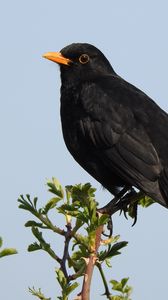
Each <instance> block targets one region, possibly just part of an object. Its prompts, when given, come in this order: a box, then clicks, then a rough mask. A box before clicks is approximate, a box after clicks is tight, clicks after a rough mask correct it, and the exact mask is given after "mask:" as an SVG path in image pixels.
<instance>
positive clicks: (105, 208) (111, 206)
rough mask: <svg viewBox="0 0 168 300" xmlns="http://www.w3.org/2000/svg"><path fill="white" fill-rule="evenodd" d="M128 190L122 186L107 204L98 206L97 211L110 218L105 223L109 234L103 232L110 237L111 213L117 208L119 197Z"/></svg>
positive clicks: (111, 227)
mask: <svg viewBox="0 0 168 300" xmlns="http://www.w3.org/2000/svg"><path fill="white" fill-rule="evenodd" d="M128 190H129V188H128V187H124V188H123V189H122V190H121V191H120V192H119V193H118V194H117V195H116V196H115V197H114V198H113V199H112V200H111V201H110V202H109V203H108V204H107V205H105V206H103V207H102V208H98V209H97V211H98V212H99V213H101V214H108V215H109V217H110V220H109V222H108V225H107V229H108V230H109V234H105V233H103V235H104V236H107V237H110V236H112V233H113V221H112V215H113V214H114V213H115V212H116V211H117V210H118V209H117V207H118V205H117V204H118V203H119V202H120V199H121V198H122V197H123V196H124V195H125V194H126V193H127V191H128Z"/></svg>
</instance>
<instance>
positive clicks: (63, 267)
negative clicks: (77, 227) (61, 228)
mask: <svg viewBox="0 0 168 300" xmlns="http://www.w3.org/2000/svg"><path fill="white" fill-rule="evenodd" d="M66 227H67V232H66V234H65V246H64V253H63V257H62V260H61V270H62V272H63V273H64V276H65V277H66V279H67V280H68V281H69V276H68V272H67V269H66V262H67V259H68V257H69V252H68V248H69V243H70V240H71V238H72V235H71V223H67V225H66Z"/></svg>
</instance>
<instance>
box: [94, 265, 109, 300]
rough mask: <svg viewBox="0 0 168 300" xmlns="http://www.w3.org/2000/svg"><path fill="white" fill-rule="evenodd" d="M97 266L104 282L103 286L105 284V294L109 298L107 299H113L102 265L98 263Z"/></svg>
mask: <svg viewBox="0 0 168 300" xmlns="http://www.w3.org/2000/svg"><path fill="white" fill-rule="evenodd" d="M96 266H97V268H98V269H99V272H100V275H101V278H102V280H103V284H104V288H105V293H104V295H106V296H107V299H111V293H110V291H109V288H108V284H107V281H106V278H105V275H104V272H103V269H102V266H101V264H100V263H97V264H96Z"/></svg>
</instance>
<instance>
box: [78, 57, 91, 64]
mask: <svg viewBox="0 0 168 300" xmlns="http://www.w3.org/2000/svg"><path fill="white" fill-rule="evenodd" d="M88 61H89V55H87V54H82V55H81V56H80V57H79V62H80V63H81V64H83V65H84V64H86V63H88Z"/></svg>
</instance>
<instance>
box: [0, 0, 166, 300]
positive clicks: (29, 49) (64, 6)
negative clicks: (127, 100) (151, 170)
mask: <svg viewBox="0 0 168 300" xmlns="http://www.w3.org/2000/svg"><path fill="white" fill-rule="evenodd" d="M167 14H168V2H167V1H166V0H165V1H163V0H160V1H154V0H148V1H146V0H141V1H135V0H127V1H126V0H122V1H121V0H117V1H113V0H106V1H98V0H97V1H95V0H85V1H79V0H78V1H77V0H74V1H54V0H48V1H44V0H36V1H34V0H29V1H21V0H15V1H9V0H6V1H1V9H0V37H1V38H0V39H1V46H0V78H1V79H0V82H1V88H0V99H1V110H0V123H1V124H0V130H1V147H0V151H1V155H0V160H1V162H0V182H1V205H0V207H1V209H0V236H2V237H3V238H4V246H12V247H15V248H17V250H18V251H19V254H18V255H15V256H11V257H7V258H3V259H1V260H0V298H1V299H3V300H11V299H14V300H16V299H17V300H22V299H24V300H28V299H34V298H33V296H31V295H30V294H29V293H28V291H27V290H28V286H30V287H32V286H35V287H36V288H38V287H41V289H42V291H44V293H45V294H46V295H47V296H48V297H49V296H50V297H51V298H52V300H53V299H56V296H58V295H59V293H58V291H57V288H58V286H57V284H56V280H55V273H54V268H55V265H54V263H53V261H52V259H51V258H50V257H48V256H47V254H46V253H43V252H40V251H39V252H33V253H28V252H27V251H26V248H27V245H28V244H29V243H31V242H33V241H34V238H33V237H32V234H31V232H30V230H29V229H27V228H25V227H24V223H25V222H26V221H27V220H28V219H29V217H31V216H30V215H28V213H26V212H24V211H22V210H19V209H18V205H17V198H18V196H19V195H20V194H21V193H23V194H26V193H30V194H31V195H32V196H35V195H37V196H39V199H40V201H41V203H44V201H45V200H47V199H49V194H47V193H46V189H45V180H46V178H51V177H52V176H55V177H57V178H59V179H60V181H61V183H62V184H63V185H67V184H75V183H80V182H82V183H85V182H88V181H90V182H91V183H92V184H93V185H94V186H95V187H96V188H97V189H98V190H97V193H96V196H97V200H98V201H99V202H100V204H101V205H103V204H104V203H105V201H106V202H108V200H109V199H110V195H109V194H108V193H107V192H103V191H102V190H101V188H100V185H99V184H98V183H97V182H96V181H95V180H93V179H92V178H91V177H90V176H89V175H88V174H87V173H86V172H85V171H84V170H83V169H82V168H81V167H80V166H79V165H77V163H76V162H75V161H74V160H73V158H72V157H71V156H70V154H69V153H68V151H67V149H66V147H65V145H64V141H63V138H62V133H61V126H60V117H59V105H60V104H59V97H60V94H59V88H60V77H59V68H58V67H57V66H56V65H55V64H53V63H51V62H49V61H47V60H44V59H42V57H41V56H42V54H43V53H44V52H47V51H58V50H60V49H61V48H63V47H64V46H65V45H67V44H69V43H72V42H89V43H92V44H94V45H95V46H97V47H99V48H100V49H101V50H102V51H103V52H104V54H105V55H106V56H107V57H108V59H109V60H110V61H111V63H112V65H113V67H114V69H115V71H116V72H117V73H119V74H120V75H121V76H122V77H124V78H125V79H126V80H128V81H130V82H131V83H133V84H135V85H136V86H138V87H139V88H141V89H142V90H143V91H145V92H146V93H147V94H148V95H149V96H151V97H152V98H153V99H155V100H156V101H157V103H158V104H159V105H161V106H162V108H164V109H165V110H168V102H167V101H168V88H167V86H168V76H167V70H168V38H167V36H168V33H167V32H168V17H167ZM114 228H115V230H114V231H115V234H120V235H121V240H127V241H129V245H128V247H127V248H125V249H123V251H122V252H123V254H122V255H121V256H118V258H114V263H113V262H112V263H113V268H112V269H110V270H109V272H108V278H109V279H111V278H115V279H118V280H120V279H121V278H122V277H127V276H129V277H130V280H129V283H130V285H132V286H133V288H134V292H133V295H132V300H142V299H143V300H147V299H152V300H157V299H166V297H167V278H168V271H167V270H168V260H167V253H168V210H166V209H165V208H163V207H161V206H160V205H158V204H155V205H153V206H152V207H150V208H148V209H141V210H140V211H139V214H138V222H137V224H136V226H135V227H133V228H132V227H131V222H129V221H127V220H125V219H124V217H123V216H119V215H116V217H115V221H114ZM54 239H55V238H53V241H55V240H54ZM56 246H57V247H59V241H58V240H56ZM96 276H98V275H97V273H95V276H94V285H93V289H94V293H95V294H94V299H97V300H99V299H105V298H104V297H102V296H100V294H102V293H103V292H104V289H103V286H102V285H101V284H100V285H99V288H98V280H99V278H98V277H97V278H96ZM93 289H92V295H93ZM92 299H93V298H92Z"/></svg>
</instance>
